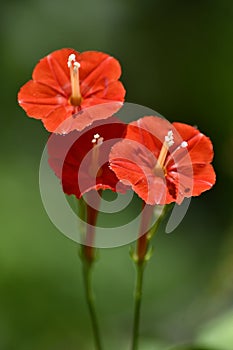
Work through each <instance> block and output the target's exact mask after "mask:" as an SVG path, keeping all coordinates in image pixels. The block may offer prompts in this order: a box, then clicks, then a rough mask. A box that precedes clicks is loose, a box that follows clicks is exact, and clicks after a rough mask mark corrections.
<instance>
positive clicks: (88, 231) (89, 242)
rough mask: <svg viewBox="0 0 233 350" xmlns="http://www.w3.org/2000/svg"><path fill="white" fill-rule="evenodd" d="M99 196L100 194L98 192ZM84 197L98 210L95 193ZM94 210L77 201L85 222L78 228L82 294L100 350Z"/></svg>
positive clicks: (98, 349) (98, 198)
mask: <svg viewBox="0 0 233 350" xmlns="http://www.w3.org/2000/svg"><path fill="white" fill-rule="evenodd" d="M99 194H100V195H101V192H99ZM86 197H87V199H88V200H89V202H90V204H91V203H92V204H93V205H94V204H95V208H98V205H99V203H100V197H96V195H95V193H93V192H89V193H87V195H86ZM95 208H94V207H92V206H91V205H89V204H88V203H86V202H85V200H84V199H83V198H82V199H81V201H79V215H80V217H81V218H82V220H83V221H85V222H86V225H84V224H82V225H81V227H80V229H81V232H82V233H83V245H82V246H81V254H80V257H81V260H82V272H83V282H84V292H85V297H86V302H87V306H88V311H89V314H90V319H91V326H92V330H93V335H94V342H95V349H96V350H102V345H101V337H100V331H99V325H98V320H97V313H96V309H95V300H94V293H93V290H92V270H93V268H92V267H93V264H94V262H95V260H96V249H95V248H94V246H93V244H94V239H95V228H96V222H97V216H98V210H97V209H95Z"/></svg>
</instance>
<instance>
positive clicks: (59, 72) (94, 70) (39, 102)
mask: <svg viewBox="0 0 233 350" xmlns="http://www.w3.org/2000/svg"><path fill="white" fill-rule="evenodd" d="M120 75H121V67H120V64H119V62H118V61H117V60H116V59H115V58H113V57H111V56H109V55H107V54H105V53H102V52H96V51H87V52H82V53H79V52H76V51H75V50H73V49H61V50H57V51H55V52H53V53H51V54H50V55H48V56H46V57H44V58H42V59H41V60H40V61H39V63H38V64H37V65H36V67H35V69H34V71H33V75H32V80H30V81H28V82H27V83H26V84H25V85H23V86H22V88H21V89H20V91H19V93H18V101H19V104H20V106H21V107H22V108H23V109H24V110H25V111H26V113H27V114H28V116H29V117H32V118H36V119H41V120H42V122H43V123H44V126H45V128H46V129H47V130H48V131H51V132H53V131H56V132H59V133H67V132H69V131H70V130H74V129H77V130H82V129H84V128H85V127H86V126H88V125H90V124H91V123H92V122H93V121H95V120H99V119H105V118H107V117H109V116H111V115H112V114H113V113H114V112H116V111H117V110H118V109H119V108H120V107H121V106H122V102H123V101H124V96H125V89H124V87H123V85H122V83H121V82H120V81H118V79H119V77H120ZM103 104H104V105H103ZM91 106H97V107H96V109H90V108H88V109H87V107H91ZM85 111H87V112H86V113H85ZM72 116H73V118H72ZM69 117H71V118H69ZM65 120H66V121H67V122H65V123H63V122H64V121H65Z"/></svg>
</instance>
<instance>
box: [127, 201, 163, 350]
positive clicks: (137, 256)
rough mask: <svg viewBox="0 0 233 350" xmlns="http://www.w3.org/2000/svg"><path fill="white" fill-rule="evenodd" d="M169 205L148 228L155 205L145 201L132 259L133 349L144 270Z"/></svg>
mask: <svg viewBox="0 0 233 350" xmlns="http://www.w3.org/2000/svg"><path fill="white" fill-rule="evenodd" d="M167 207H168V206H164V207H163V208H162V210H161V211H160V215H159V217H158V218H157V220H156V221H155V223H154V225H153V226H152V227H151V228H148V227H150V222H151V218H152V216H153V211H154V207H153V206H148V205H145V203H143V211H142V216H141V225H140V229H139V238H138V240H137V247H136V251H135V252H134V253H133V254H132V259H133V261H134V263H135V267H136V283H135V292H134V318H133V330H132V347H131V350H138V343H139V326H140V315H141V303H142V292H143V278H144V270H145V267H146V263H147V262H148V261H149V260H150V258H151V256H152V248H151V246H150V240H151V238H152V237H153V236H154V234H155V233H156V232H157V229H158V227H159V225H160V223H161V221H162V220H163V218H164V215H165V213H166V212H167ZM144 232H145V233H144Z"/></svg>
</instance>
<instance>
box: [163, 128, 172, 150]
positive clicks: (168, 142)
mask: <svg viewBox="0 0 233 350" xmlns="http://www.w3.org/2000/svg"><path fill="white" fill-rule="evenodd" d="M165 142H166V143H167V146H168V147H171V146H172V145H174V137H173V132H172V130H169V131H168V133H167V135H166V136H165Z"/></svg>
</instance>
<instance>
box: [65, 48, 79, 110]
mask: <svg viewBox="0 0 233 350" xmlns="http://www.w3.org/2000/svg"><path fill="white" fill-rule="evenodd" d="M67 65H68V68H70V82H71V96H70V100H69V102H70V104H72V105H73V106H79V105H80V104H81V102H82V95H81V92H80V84H79V68H80V63H79V62H77V61H76V56H75V54H74V53H72V54H71V55H69V57H68V61H67Z"/></svg>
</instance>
